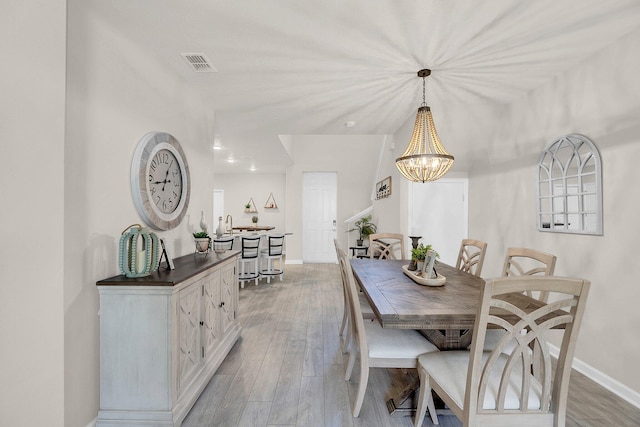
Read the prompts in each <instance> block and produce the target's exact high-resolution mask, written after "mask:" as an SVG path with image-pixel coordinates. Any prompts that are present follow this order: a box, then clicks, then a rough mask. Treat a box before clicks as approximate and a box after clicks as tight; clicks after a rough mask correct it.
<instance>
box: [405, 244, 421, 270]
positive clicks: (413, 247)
mask: <svg viewBox="0 0 640 427" xmlns="http://www.w3.org/2000/svg"><path fill="white" fill-rule="evenodd" d="M409 238H410V239H411V247H412V249H416V248H417V247H418V241H419V240H420V239H422V236H409ZM417 269H418V266H417V264H416V260H415V259H413V257H412V258H411V263H410V264H409V267H407V270H409V271H415V270H417Z"/></svg>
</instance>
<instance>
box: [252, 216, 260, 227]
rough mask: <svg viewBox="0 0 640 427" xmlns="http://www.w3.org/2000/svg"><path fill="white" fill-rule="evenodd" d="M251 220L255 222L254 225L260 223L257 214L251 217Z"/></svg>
mask: <svg viewBox="0 0 640 427" xmlns="http://www.w3.org/2000/svg"><path fill="white" fill-rule="evenodd" d="M251 222H252V223H253V225H254V226H257V225H258V216H257V215H254V216H253V217H252V218H251Z"/></svg>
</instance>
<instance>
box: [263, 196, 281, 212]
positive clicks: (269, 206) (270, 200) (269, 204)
mask: <svg viewBox="0 0 640 427" xmlns="http://www.w3.org/2000/svg"><path fill="white" fill-rule="evenodd" d="M264 208H265V209H278V204H277V203H276V199H275V198H274V197H273V193H269V198H268V199H267V202H266V203H265V204H264Z"/></svg>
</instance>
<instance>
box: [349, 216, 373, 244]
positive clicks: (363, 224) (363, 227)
mask: <svg viewBox="0 0 640 427" xmlns="http://www.w3.org/2000/svg"><path fill="white" fill-rule="evenodd" d="M356 230H357V231H358V233H359V234H358V236H359V238H358V240H357V241H356V245H358V246H362V244H363V241H364V239H368V238H369V235H370V234H373V233H375V232H376V231H378V227H377V226H376V225H375V224H374V223H372V222H371V215H367V216H363V217H362V218H360V219H359V220H357V221H356V222H354V223H353V228H352V229H351V230H347V233H349V232H351V231H356Z"/></svg>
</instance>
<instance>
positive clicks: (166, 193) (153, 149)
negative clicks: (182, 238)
mask: <svg viewBox="0 0 640 427" xmlns="http://www.w3.org/2000/svg"><path fill="white" fill-rule="evenodd" d="M189 184H190V183H189V167H188V165H187V161H186V157H185V155H184V152H183V151H182V147H181V146H180V143H179V142H178V141H177V140H176V139H175V138H174V137H173V136H171V135H169V134H168V133H163V132H151V133H148V134H146V135H145V136H144V137H142V139H141V140H140V142H138V145H137V146H136V151H135V152H134V155H133V160H132V163H131V191H132V194H133V201H134V204H135V206H136V209H137V210H138V213H139V214H140V216H141V217H142V219H143V221H144V222H145V223H146V224H147V225H149V226H150V227H152V228H154V229H156V230H170V229H172V228H175V227H176V226H178V224H180V222H181V221H182V219H183V218H184V216H185V214H186V212H187V207H188V205H189Z"/></svg>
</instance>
